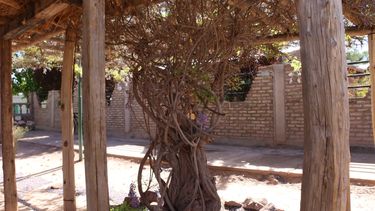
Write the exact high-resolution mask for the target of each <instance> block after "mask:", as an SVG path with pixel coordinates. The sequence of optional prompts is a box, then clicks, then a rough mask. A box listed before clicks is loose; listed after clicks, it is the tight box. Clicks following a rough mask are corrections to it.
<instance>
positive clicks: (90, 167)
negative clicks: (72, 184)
mask: <svg viewBox="0 0 375 211" xmlns="http://www.w3.org/2000/svg"><path fill="white" fill-rule="evenodd" d="M104 16H105V1H104V0H84V1H83V20H82V26H83V42H82V57H83V111H84V112H83V117H84V124H83V126H84V139H83V140H84V147H85V151H84V154H85V175H86V197H87V210H90V211H102V210H109V197H108V178H107V152H106V147H107V140H106V109H105V93H104V92H105V75H104V64H105V55H104V51H105V48H104V35H105V22H104Z"/></svg>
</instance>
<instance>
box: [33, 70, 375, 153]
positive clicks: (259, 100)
mask: <svg viewBox="0 0 375 211" xmlns="http://www.w3.org/2000/svg"><path fill="white" fill-rule="evenodd" d="M74 93H75V94H74V96H75V97H74V104H75V105H74V110H75V112H77V101H78V100H77V96H76V93H77V92H76V91H75V92H74ZM52 101H55V102H52ZM128 101H129V96H128V86H127V84H119V85H117V86H116V88H115V90H114V93H113V96H112V101H111V104H110V105H108V106H107V111H106V112H107V132H108V134H110V135H116V136H125V137H131V138H148V134H147V133H146V132H145V131H144V126H143V125H144V124H145V121H144V118H143V117H144V114H143V111H142V109H141V108H140V106H139V105H138V104H137V103H135V102H134V100H132V101H131V105H132V106H131V109H130V107H129V105H128V104H129V102H128ZM34 102H36V103H35V104H34V107H35V108H34V112H35V124H36V127H37V128H41V129H51V130H60V122H59V121H60V110H59V107H58V105H59V91H53V92H50V93H49V97H48V100H47V103H46V105H47V106H46V108H41V107H40V105H39V104H38V101H37V100H35V101H34ZM349 108H350V144H351V146H360V147H374V142H373V136H372V127H371V99H370V95H369V94H368V95H367V96H366V97H365V98H352V99H350V100H349ZM53 110H54V111H53ZM223 111H224V113H225V116H224V117H222V119H221V120H220V122H219V125H218V127H217V129H216V130H215V131H214V134H215V136H216V141H217V142H219V143H226V144H236V145H292V146H302V145H303V136H304V117H303V100H302V84H301V78H300V76H299V75H296V74H293V73H292V68H291V66H290V65H272V66H267V67H262V68H260V70H259V72H258V75H257V77H256V78H255V80H254V81H253V84H252V87H251V89H250V91H249V93H248V94H247V97H246V100H245V101H243V102H225V103H224V105H223ZM147 121H148V122H149V123H150V124H151V130H152V131H154V130H155V125H154V124H153V123H152V121H151V120H147Z"/></svg>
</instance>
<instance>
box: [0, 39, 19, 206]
mask: <svg viewBox="0 0 375 211" xmlns="http://www.w3.org/2000/svg"><path fill="white" fill-rule="evenodd" d="M11 47H12V41H11V40H4V39H1V40H0V54H1V56H0V57H1V58H0V66H1V68H0V71H1V72H0V83H1V94H0V95H1V128H2V131H1V140H2V143H3V146H2V150H3V174H4V200H5V211H17V210H18V207H17V186H16V166H15V153H16V152H15V142H14V140H13V114H12V107H13V106H12V101H13V99H12V96H13V95H12V80H11V74H12V49H11Z"/></svg>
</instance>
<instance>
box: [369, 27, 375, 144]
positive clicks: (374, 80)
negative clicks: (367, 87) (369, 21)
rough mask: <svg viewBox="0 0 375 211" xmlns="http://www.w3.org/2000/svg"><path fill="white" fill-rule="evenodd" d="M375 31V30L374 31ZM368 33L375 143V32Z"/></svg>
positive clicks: (374, 136) (374, 137)
mask: <svg viewBox="0 0 375 211" xmlns="http://www.w3.org/2000/svg"><path fill="white" fill-rule="evenodd" d="M374 33H375V32H374ZM374 33H372V34H369V35H368V47H369V51H368V52H369V56H370V57H369V61H370V73H371V116H372V136H373V140H374V144H375V34H374Z"/></svg>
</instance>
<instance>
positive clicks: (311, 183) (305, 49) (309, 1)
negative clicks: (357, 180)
mask: <svg viewBox="0 0 375 211" xmlns="http://www.w3.org/2000/svg"><path fill="white" fill-rule="evenodd" d="M297 12H298V18H299V28H300V38H301V58H302V87H303V104H304V118H305V121H304V122H305V142H304V148H305V151H304V152H305V154H304V163H303V178H302V197H301V210H303V211H316V210H319V211H348V210H350V191H349V189H350V188H349V187H350V182H349V163H350V152H349V101H348V88H347V78H346V76H347V70H346V59H345V43H344V23H343V11H342V1H341V0H298V1H297Z"/></svg>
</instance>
